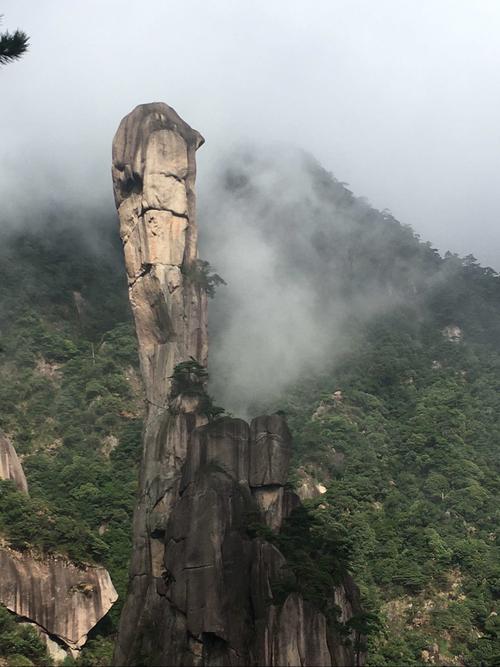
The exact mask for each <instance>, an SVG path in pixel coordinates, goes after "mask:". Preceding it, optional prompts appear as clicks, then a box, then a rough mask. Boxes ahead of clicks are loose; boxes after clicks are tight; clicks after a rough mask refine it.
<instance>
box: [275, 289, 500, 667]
mask: <svg viewBox="0 0 500 667" xmlns="http://www.w3.org/2000/svg"><path fill="white" fill-rule="evenodd" d="M490 279H491V280H492V281H493V282H494V285H495V286H496V285H498V282H497V278H496V277H494V276H492V277H491V278H490ZM440 289H443V287H442V286H441V287H440ZM494 294H495V295H496V294H497V292H494ZM477 298H478V299H485V298H486V297H485V296H483V295H482V294H479V295H477ZM495 298H496V296H495ZM457 308H458V304H457ZM462 308H463V304H462V305H461V306H460V309H461V310H460V312H461V314H462V316H463V312H462ZM481 311H484V312H483V314H482V315H481V316H480V320H479V321H478V320H477V319H475V320H474V323H473V329H472V327H469V324H468V320H467V319H463V320H462V326H463V327H464V339H463V340H462V341H460V342H448V341H447V340H446V339H445V338H444V337H443V335H442V333H441V330H440V329H441V325H442V322H441V321H440V320H439V314H436V313H435V312H434V311H433V307H431V306H429V305H428V304H426V306H425V309H423V308H422V306H421V305H420V306H418V307H415V308H414V309H413V310H412V309H409V308H408V307H400V308H398V309H395V310H394V311H393V313H392V315H389V314H385V315H384V317H380V318H377V319H375V320H373V321H372V322H371V323H370V324H369V325H368V326H367V327H366V328H365V330H364V332H363V335H362V336H359V333H358V335H357V336H356V338H355V337H354V336H353V340H357V344H356V345H353V348H352V349H351V351H350V352H349V354H348V355H346V356H345V357H344V358H343V359H342V360H341V361H340V362H336V363H335V364H332V365H331V366H330V370H329V371H328V372H327V373H325V374H324V376H323V377H321V378H317V379H316V380H315V381H314V382H312V381H311V382H310V383H309V384H308V383H306V381H304V384H303V385H300V386H298V387H297V388H296V389H294V390H293V391H292V392H289V393H288V395H287V396H286V397H285V399H283V397H282V398H281V399H280V405H283V404H284V403H285V409H286V412H287V414H288V415H289V417H290V422H291V424H292V426H293V427H294V429H295V447H296V453H295V464H296V466H297V467H298V468H300V469H304V468H306V469H309V470H313V471H314V473H315V475H316V476H317V477H319V478H320V479H323V480H328V484H327V486H328V491H327V493H326V494H325V495H324V496H322V498H321V504H322V505H323V506H324V508H325V509H324V510H323V512H324V514H325V515H326V516H328V515H329V516H330V517H331V519H332V520H334V521H336V522H338V523H339V524H340V525H341V526H342V527H343V528H344V530H345V531H346V533H347V535H348V536H349V543H350V549H351V554H350V555H351V562H352V565H351V566H352V570H353V575H354V578H355V580H356V582H357V583H358V584H359V585H360V586H361V589H362V592H363V596H364V606H365V609H366V610H367V611H368V612H370V613H371V612H375V613H376V614H379V615H380V617H381V618H382V619H385V620H384V623H385V627H386V632H385V634H384V633H382V634H380V633H379V634H376V633H375V634H373V632H372V638H371V639H370V665H392V664H405V665H406V664H409V665H411V664H414V665H417V664H424V663H423V661H422V660H423V659H422V651H431V652H432V650H433V647H434V646H435V645H439V646H440V654H441V655H442V656H443V655H444V656H448V657H449V656H462V658H463V659H464V660H465V663H466V664H467V665H468V664H471V665H476V664H477V665H479V664H489V663H488V662H487V660H489V659H490V658H489V657H488V656H491V659H492V660H494V659H495V656H496V655H497V654H498V653H499V649H500V643H499V640H497V636H496V631H495V630H493V629H489V628H490V626H491V622H490V620H489V619H496V616H495V614H496V613H498V612H499V611H500V610H498V599H499V597H498V580H497V576H498V575H497V573H498V565H497V563H498V562H499V557H500V549H499V546H498V536H499V531H498V519H499V513H498V509H497V508H498V505H499V501H500V481H499V480H500V465H499V460H500V459H499V445H500V396H499V393H498V387H499V386H500V350H499V347H498V341H497V340H496V339H495V340H490V341H489V342H488V336H487V330H488V327H489V326H490V322H491V317H492V315H491V312H490V309H489V307H487V304H482V305H481V304H478V305H476V308H475V313H476V316H477V313H478V312H481ZM455 315H458V314H457V313H451V315H450V316H451V317H452V318H453V319H452V320H451V321H452V322H454V321H456V320H455ZM495 317H497V318H498V316H495ZM493 324H494V323H493ZM482 327H483V328H482ZM471 331H473V333H471ZM436 362H437V363H436ZM307 387H308V389H306V388H307ZM311 388H312V389H311ZM339 389H340V390H341V392H342V397H341V398H340V399H339V398H335V397H334V392H338V390H339ZM314 392H315V393H314ZM314 396H315V398H314ZM319 406H321V410H319V411H318V407H319ZM339 453H341V454H342V457H343V458H342V464H339V462H338V460H337V458H336V457H337V456H338V454H339ZM398 600H399V601H400V602H401V604H403V602H404V600H408V601H412V608H413V609H414V610H415V611H414V612H413V615H412V614H410V613H409V612H408V613H407V612H405V613H404V614H402V615H400V616H399V617H397V615H396V616H395V615H394V613H393V612H391V613H390V614H389V615H388V611H387V610H388V609H389V607H388V606H387V605H390V604H392V601H398ZM425 600H431V601H432V604H433V605H434V607H433V609H434V611H433V612H432V613H431V612H425V611H422V612H421V613H422V614H424V618H425V620H424V621H423V622H422V621H420V620H415V619H416V618H417V617H415V614H416V613H417V611H416V610H418V609H423V610H424V609H425ZM426 614H427V615H426ZM491 614H493V616H491ZM481 654H482V655H483V656H484V660H486V662H483V663H481V662H480V660H481V659H482V658H480V657H479V656H480V655H481Z"/></svg>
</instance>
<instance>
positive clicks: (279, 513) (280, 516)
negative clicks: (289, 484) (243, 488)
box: [252, 486, 300, 530]
mask: <svg viewBox="0 0 500 667" xmlns="http://www.w3.org/2000/svg"><path fill="white" fill-rule="evenodd" d="M252 495H253V497H254V498H255V501H256V503H257V505H258V507H259V509H260V511H261V513H262V516H263V517H264V521H265V522H266V525H267V526H269V528H271V529H272V530H279V529H280V528H281V525H282V523H283V520H284V519H286V518H287V517H289V516H290V514H291V513H292V512H293V510H294V509H295V508H296V507H298V506H299V505H300V498H299V496H298V495H297V494H296V493H295V492H294V491H292V490H290V489H285V488H284V487H282V486H260V487H257V488H254V489H252Z"/></svg>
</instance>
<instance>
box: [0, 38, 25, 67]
mask: <svg viewBox="0 0 500 667" xmlns="http://www.w3.org/2000/svg"><path fill="white" fill-rule="evenodd" d="M28 43H29V37H28V35H27V34H26V33H25V32H23V31H22V30H16V31H15V32H13V33H10V32H4V33H1V34H0V65H7V64H8V63H12V62H14V61H15V60H18V59H19V58H20V57H21V56H22V55H23V53H26V51H27V50H28Z"/></svg>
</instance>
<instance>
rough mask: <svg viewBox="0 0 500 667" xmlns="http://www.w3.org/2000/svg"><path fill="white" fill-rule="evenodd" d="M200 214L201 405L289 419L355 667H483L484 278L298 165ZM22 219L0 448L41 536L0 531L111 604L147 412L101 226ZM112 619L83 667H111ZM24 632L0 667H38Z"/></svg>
mask: <svg viewBox="0 0 500 667" xmlns="http://www.w3.org/2000/svg"><path fill="white" fill-rule="evenodd" d="M200 203H201V211H200V223H199V224H200V229H201V232H200V236H201V243H202V248H203V254H204V257H206V258H207V259H209V260H210V262H211V263H212V264H213V265H214V266H215V267H216V269H217V271H218V272H219V273H220V274H221V275H222V277H223V278H224V279H225V280H226V281H227V283H228V286H227V287H220V288H219V290H218V292H217V295H216V297H215V299H214V301H213V302H212V303H211V311H210V313H211V314H210V324H211V330H212V341H213V346H214V347H215V350H214V353H213V355H212V360H211V362H210V364H211V374H212V382H213V384H212V386H213V392H214V393H215V394H216V397H217V399H218V402H224V403H225V404H226V405H228V406H229V407H230V409H233V408H234V409H235V410H236V409H240V408H241V407H244V408H246V410H247V411H248V413H256V412H257V411H260V410H264V409H267V410H270V411H272V410H275V409H281V410H283V411H284V412H285V413H286V414H287V416H288V421H289V424H290V426H291V428H292V431H293V434H294V441H295V452H294V471H293V474H292V478H291V480H290V481H291V482H292V483H293V484H294V485H295V487H296V488H297V489H298V491H299V493H300V495H301V496H302V497H303V498H306V499H307V498H309V500H308V501H307V502H308V503H309V505H310V509H311V511H312V512H314V513H315V514H316V515H317V516H319V517H321V520H322V521H325V522H327V523H328V524H329V525H330V524H332V525H333V524H334V525H335V526H337V527H338V530H341V531H342V534H343V535H345V537H346V540H347V547H346V548H348V551H349V554H350V568H351V570H352V572H353V575H354V577H355V580H356V581H357V583H358V584H359V585H360V586H361V589H362V594H363V596H364V606H365V609H368V610H369V611H370V612H371V613H372V614H373V615H372V616H371V617H370V623H369V627H368V628H367V629H368V630H369V631H370V639H369V643H370V652H369V663H368V664H370V665H373V666H376V667H379V666H380V667H381V666H384V665H385V666H387V667H388V666H389V665H391V666H392V665H394V664H405V665H424V664H429V663H432V662H433V663H434V664H450V665H462V664H463V665H471V666H478V667H479V665H495V664H497V663H498V660H499V659H500V636H499V635H498V633H499V632H500V630H499V625H498V623H497V620H496V619H497V618H498V616H497V613H498V612H499V610H498V599H499V597H500V558H499V556H500V552H499V548H498V540H499V518H500V517H499V510H498V507H499V506H500V503H499V500H500V475H499V473H500V469H499V467H500V463H499V461H500V456H499V454H500V451H499V450H500V424H499V415H500V409H499V408H500V398H499V391H498V390H499V388H500V307H499V306H500V282H499V277H498V275H497V274H496V273H495V272H494V271H493V270H491V269H489V268H484V267H481V266H480V265H479V264H478V263H477V262H476V261H475V259H474V258H473V257H472V256H469V257H466V258H459V257H457V256H455V255H446V256H445V257H441V256H440V255H439V254H438V252H437V251H436V250H434V249H433V248H432V247H431V245H430V244H428V243H424V242H422V241H421V240H420V239H419V238H418V237H417V236H416V235H415V234H414V233H413V231H412V230H411V229H410V228H409V227H407V226H404V225H401V224H400V223H399V222H398V221H397V220H395V219H394V218H393V216H392V215H391V214H390V213H389V212H379V211H376V210H375V209H373V208H372V207H371V206H370V205H369V204H368V203H367V202H365V201H364V200H362V199H359V198H356V197H355V196H354V195H353V194H352V193H351V192H350V191H349V190H348V189H347V188H346V186H345V185H343V184H342V183H340V182H338V181H337V180H336V179H334V178H333V177H332V176H330V175H329V174H328V173H326V172H325V171H324V170H323V169H322V168H321V167H320V166H319V165H318V164H317V163H316V162H315V161H314V160H312V159H311V158H310V157H308V156H307V155H304V154H300V153H296V152H293V151H292V152H286V153H284V154H283V153H282V152H279V151H277V150H276V151H268V152H262V153H259V154H255V153H253V152H252V151H246V152H242V153H238V154H237V155H232V156H228V158H227V159H226V161H225V162H224V164H223V166H221V167H220V168H218V169H215V170H214V173H213V182H212V183H210V184H208V185H207V188H206V189H205V191H204V192H202V194H201V196H200ZM37 218H38V221H37V224H36V227H35V226H31V225H30V224H29V223H28V224H26V222H25V221H19V225H18V227H17V231H9V232H4V233H2V238H1V239H0V240H1V244H0V248H1V249H0V377H1V380H2V381H1V383H0V429H1V430H2V431H3V432H5V433H6V434H7V435H8V436H9V437H10V439H11V440H12V442H14V444H15V447H16V450H17V452H18V454H20V456H21V457H22V459H23V467H24V470H25V472H26V476H27V479H28V484H29V488H30V499H29V502H30V503H32V504H33V509H34V511H38V512H40V513H41V514H40V517H41V518H40V523H39V527H38V528H39V529H36V530H34V529H33V526H32V525H31V524H30V525H26V523H25V522H24V520H23V517H22V516H19V515H18V514H16V513H15V512H12V511H11V510H9V511H7V508H9V507H10V508H12V505H11V504H9V503H8V502H0V530H1V532H2V535H3V536H4V539H6V540H10V541H12V542H13V543H14V544H15V546H17V547H18V548H26V546H27V545H29V546H30V547H32V548H36V549H39V550H42V551H48V552H53V553H54V552H55V553H65V554H68V555H70V556H71V557H72V558H74V559H76V560H78V559H83V560H87V559H91V560H93V561H94V562H96V563H99V564H103V565H105V566H106V567H107V569H108V570H109V571H110V573H111V577H112V579H113V582H114V584H115V586H116V588H117V590H118V592H119V593H120V595H121V600H123V595H124V591H125V586H126V580H127V559H128V555H129V554H130V551H131V546H130V524H131V512H132V507H133V504H134V497H135V490H136V480H137V463H138V460H139V457H140V431H141V425H142V422H141V420H142V415H143V398H142V389H141V384H140V380H139V375H138V370H137V358H136V356H137V352H136V342H135V336H134V332H133V326H132V322H131V317H130V313H129V310H128V305H127V299H126V283H125V276H124V269H123V261H122V255H121V252H122V251H121V247H120V243H119V239H118V231H117V222H116V220H115V219H114V216H113V215H108V214H107V213H105V214H103V215H102V216H97V217H96V216H95V214H94V213H93V212H90V211H89V220H88V224H85V225H82V224H81V220H82V211H81V210H80V211H79V217H78V224H77V223H76V221H75V220H72V215H71V212H70V213H68V212H64V213H62V212H58V213H55V212H54V211H50V212H47V213H40V212H38V214H37ZM83 218H84V216H83ZM10 223H12V221H10ZM10 227H12V224H10ZM223 235H224V236H225V237H227V238H229V239H230V241H229V242H228V243H227V244H226V245H225V246H224V247H222V244H221V238H222V236H223ZM279 368H283V369H284V371H279ZM10 492H11V491H9V489H8V488H7V486H5V488H4V485H2V494H3V497H4V498H7V497H8V494H9V493H10ZM27 502H28V501H27ZM299 546H300V545H299ZM118 614H119V603H117V605H115V607H113V610H112V611H111V614H110V616H108V617H106V618H105V619H104V620H103V621H102V622H101V623H100V625H99V626H98V628H97V629H96V632H95V633H94V636H93V638H92V639H91V640H90V641H89V643H88V645H87V647H86V648H85V649H84V651H83V655H82V658H81V662H80V664H83V665H85V664H89V665H90V664H92V665H98V664H102V665H105V664H109V655H110V652H111V650H112V638H113V634H114V631H115V624H116V619H117V616H118ZM16 632H17V634H16ZM20 632H21V630H19V629H17V630H16V628H14V629H12V627H11V625H9V624H8V623H7V622H5V623H4V624H2V623H0V655H2V656H8V655H12V654H13V653H16V654H19V653H21V654H22V653H23V651H24V655H26V657H28V658H29V657H30V655H31V656H32V659H34V658H35V654H33V653H32V654H30V653H29V648H26V642H25V643H24V644H23V643H22V641H21V639H19V637H20V634H19V633H20ZM13 637H17V638H18V639H19V641H18V642H17V644H16V641H17V640H16V641H14V639H12V638H13ZM85 661H87V662H85ZM106 661H108V662H106Z"/></svg>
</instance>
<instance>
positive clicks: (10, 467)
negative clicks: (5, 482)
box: [0, 433, 28, 493]
mask: <svg viewBox="0 0 500 667" xmlns="http://www.w3.org/2000/svg"><path fill="white" fill-rule="evenodd" d="M0 479H10V480H11V481H12V482H14V484H15V485H16V487H17V489H18V491H22V492H23V493H28V483H27V481H26V476H25V474H24V470H23V467H22V465H21V461H20V460H19V458H18V456H17V453H16V450H15V449H14V447H13V446H12V444H11V442H10V440H8V438H6V437H5V435H3V433H0Z"/></svg>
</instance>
